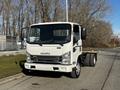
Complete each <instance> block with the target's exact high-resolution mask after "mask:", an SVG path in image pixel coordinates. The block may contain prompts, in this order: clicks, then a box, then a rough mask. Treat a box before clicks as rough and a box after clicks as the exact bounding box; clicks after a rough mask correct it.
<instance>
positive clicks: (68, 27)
mask: <svg viewBox="0 0 120 90" xmlns="http://www.w3.org/2000/svg"><path fill="white" fill-rule="evenodd" d="M49 25H50V26H51V27H54V29H55V26H56V25H58V26H59V27H60V25H63V26H65V27H63V28H67V29H66V30H69V36H66V38H67V37H68V38H69V40H66V41H63V42H62V41H61V43H60V42H54V43H53V42H52V43H50V42H43V41H39V42H30V32H31V28H32V27H41V26H49ZM60 29H61V28H60ZM71 32H72V25H71V24H42V25H33V26H31V27H30V29H29V32H28V35H27V43H29V44H40V45H42V44H61V45H63V44H65V43H68V42H70V41H71ZM61 37H62V36H61Z"/></svg>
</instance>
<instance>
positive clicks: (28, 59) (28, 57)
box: [26, 53, 32, 63]
mask: <svg viewBox="0 0 120 90" xmlns="http://www.w3.org/2000/svg"><path fill="white" fill-rule="evenodd" d="M26 61H27V62H28V63H30V62H32V60H31V56H30V54H28V53H27V60H26Z"/></svg>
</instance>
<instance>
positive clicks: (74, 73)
mask: <svg viewBox="0 0 120 90" xmlns="http://www.w3.org/2000/svg"><path fill="white" fill-rule="evenodd" d="M80 71H81V66H80V63H79V62H78V63H77V65H76V67H75V68H73V70H72V72H71V73H70V74H71V77H72V78H78V77H79V76H80Z"/></svg>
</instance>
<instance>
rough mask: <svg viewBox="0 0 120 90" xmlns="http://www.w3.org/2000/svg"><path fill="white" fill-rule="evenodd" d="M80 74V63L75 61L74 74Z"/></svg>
mask: <svg viewBox="0 0 120 90" xmlns="http://www.w3.org/2000/svg"><path fill="white" fill-rule="evenodd" d="M79 74H80V64H79V63H77V66H76V75H79Z"/></svg>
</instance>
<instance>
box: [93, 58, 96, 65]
mask: <svg viewBox="0 0 120 90" xmlns="http://www.w3.org/2000/svg"><path fill="white" fill-rule="evenodd" d="M93 62H94V65H95V63H96V60H95V57H94V60H93Z"/></svg>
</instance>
